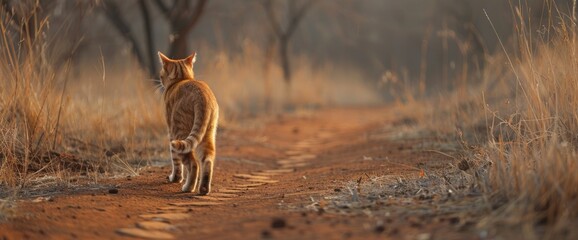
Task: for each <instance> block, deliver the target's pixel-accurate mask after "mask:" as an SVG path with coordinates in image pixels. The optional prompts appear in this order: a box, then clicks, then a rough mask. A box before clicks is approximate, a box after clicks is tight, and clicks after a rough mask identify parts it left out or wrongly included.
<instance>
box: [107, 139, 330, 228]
mask: <svg viewBox="0 0 578 240" xmlns="http://www.w3.org/2000/svg"><path fill="white" fill-rule="evenodd" d="M332 136H333V134H332V133H330V132H321V133H319V134H318V135H317V136H316V137H313V138H309V139H306V140H302V141H299V142H297V143H296V144H295V146H294V147H293V148H292V149H289V150H287V151H285V155H286V157H285V158H283V159H280V160H278V161H277V162H276V163H277V167H276V168H273V169H266V170H260V171H255V172H251V173H238V174H234V175H233V177H234V178H237V179H241V180H242V181H243V182H244V183H239V184H235V185H232V186H226V187H225V188H222V189H219V190H218V191H217V192H214V193H210V194H209V195H206V196H193V197H192V198H193V199H194V200H200V201H187V202H171V203H168V206H163V207H158V208H157V209H156V210H154V211H153V212H154V213H145V214H141V215H139V217H140V218H142V219H143V220H141V221H137V222H136V223H135V224H134V227H126V228H119V229H117V230H116V232H117V233H118V234H120V235H124V236H130V237H137V238H144V239H174V238H175V236H174V235H173V234H172V233H171V232H172V231H174V230H175V229H176V228H177V227H176V225H174V224H173V222H176V221H180V220H185V219H188V218H191V217H192V215H191V214H190V213H189V212H190V211H191V208H192V207H208V206H216V205H221V204H223V202H226V201H229V200H234V199H235V198H237V197H240V196H241V195H242V194H244V193H247V192H248V191H250V190H253V189H255V188H258V187H261V186H264V185H267V184H275V183H278V182H279V180H275V179H274V178H273V177H275V176H279V175H283V174H288V173H293V172H295V171H296V169H297V168H303V167H307V166H309V165H310V161H311V160H313V159H315V158H316V157H317V155H315V154H312V153H310V150H311V149H315V148H317V147H318V146H319V145H321V144H322V142H321V141H322V140H325V139H329V138H331V137H332Z"/></svg>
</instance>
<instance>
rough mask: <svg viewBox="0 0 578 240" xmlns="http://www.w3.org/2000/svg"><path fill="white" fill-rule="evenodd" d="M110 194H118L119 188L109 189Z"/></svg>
mask: <svg viewBox="0 0 578 240" xmlns="http://www.w3.org/2000/svg"><path fill="white" fill-rule="evenodd" d="M108 193H110V194H117V193H118V188H111V189H108Z"/></svg>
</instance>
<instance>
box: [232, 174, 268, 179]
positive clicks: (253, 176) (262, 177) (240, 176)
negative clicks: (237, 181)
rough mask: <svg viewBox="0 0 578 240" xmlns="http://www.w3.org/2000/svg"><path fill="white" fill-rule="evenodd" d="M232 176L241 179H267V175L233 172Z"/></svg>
mask: <svg viewBox="0 0 578 240" xmlns="http://www.w3.org/2000/svg"><path fill="white" fill-rule="evenodd" d="M233 177H236V178H242V179H269V177H266V176H256V175H251V174H235V175H233Z"/></svg>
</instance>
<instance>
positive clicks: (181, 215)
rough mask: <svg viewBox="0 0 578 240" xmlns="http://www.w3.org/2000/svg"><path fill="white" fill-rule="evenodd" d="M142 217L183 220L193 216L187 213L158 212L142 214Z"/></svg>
mask: <svg viewBox="0 0 578 240" xmlns="http://www.w3.org/2000/svg"><path fill="white" fill-rule="evenodd" d="M140 217H141V218H146V219H164V220H183V219H187V218H189V217H191V215H189V214H186V213H158V214H142V215H140Z"/></svg>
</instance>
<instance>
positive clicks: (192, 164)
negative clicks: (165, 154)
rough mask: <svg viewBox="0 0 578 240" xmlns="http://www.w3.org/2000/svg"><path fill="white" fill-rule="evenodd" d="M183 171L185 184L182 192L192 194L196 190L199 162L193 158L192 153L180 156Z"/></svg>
mask: <svg viewBox="0 0 578 240" xmlns="http://www.w3.org/2000/svg"><path fill="white" fill-rule="evenodd" d="M181 156H182V158H183V164H184V169H185V171H184V172H185V174H186V177H185V184H183V188H182V191H183V192H192V191H193V190H195V189H196V188H197V183H198V182H199V181H198V176H199V171H200V170H201V169H200V168H199V161H198V160H197V159H196V158H195V156H194V155H193V153H192V152H189V153H183V154H181Z"/></svg>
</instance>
